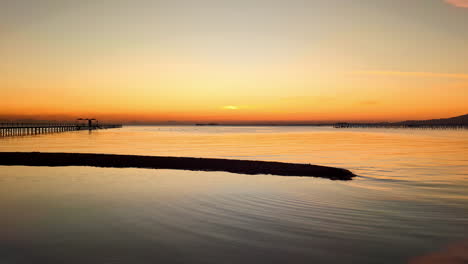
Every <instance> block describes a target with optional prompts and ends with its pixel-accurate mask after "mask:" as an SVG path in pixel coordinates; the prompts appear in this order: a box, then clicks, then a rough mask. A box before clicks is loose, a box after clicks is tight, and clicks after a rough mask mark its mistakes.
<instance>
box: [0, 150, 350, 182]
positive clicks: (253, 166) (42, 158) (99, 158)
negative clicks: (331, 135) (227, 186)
mask: <svg viewBox="0 0 468 264" xmlns="http://www.w3.org/2000/svg"><path fill="white" fill-rule="evenodd" d="M0 165H26V166H49V167H55V166H93V167H108V168H146V169H175V170H192V171H226V172H232V173H240V174H272V175H281V176H308V177H321V178H328V179H332V180H351V179H352V177H354V176H355V175H354V174H353V173H352V172H350V171H348V170H345V169H340V168H333V167H325V166H317V165H310V164H295V163H283V162H269V161H253V160H231V159H208V158H184V157H158V156H137V155H113V154H80V153H40V152H0Z"/></svg>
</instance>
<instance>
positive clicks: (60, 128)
mask: <svg viewBox="0 0 468 264" xmlns="http://www.w3.org/2000/svg"><path fill="white" fill-rule="evenodd" d="M80 120H86V121H87V122H86V123H80V122H76V123H71V122H70V123H0V137H12V136H27V135H39V134H50V133H60V132H67V131H78V130H96V129H108V128H120V127H122V125H121V124H99V123H98V121H97V120H96V119H94V118H93V119H88V118H86V119H83V118H80V119H77V121H80ZM92 121H95V122H92Z"/></svg>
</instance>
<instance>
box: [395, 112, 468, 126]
mask: <svg viewBox="0 0 468 264" xmlns="http://www.w3.org/2000/svg"><path fill="white" fill-rule="evenodd" d="M392 124H396V125H437V126H445V125H448V126H453V125H464V126H466V125H468V114H466V115H461V116H456V117H451V118H441V119H431V120H408V121H403V122H397V123H392Z"/></svg>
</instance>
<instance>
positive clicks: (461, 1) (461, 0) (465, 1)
mask: <svg viewBox="0 0 468 264" xmlns="http://www.w3.org/2000/svg"><path fill="white" fill-rule="evenodd" d="M445 2H446V3H449V4H451V5H454V6H456V7H464V8H468V0H445Z"/></svg>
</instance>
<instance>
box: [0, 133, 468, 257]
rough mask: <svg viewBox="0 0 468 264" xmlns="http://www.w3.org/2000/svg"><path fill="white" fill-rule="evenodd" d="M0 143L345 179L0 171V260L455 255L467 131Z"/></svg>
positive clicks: (465, 189)
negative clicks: (308, 167)
mask: <svg viewBox="0 0 468 264" xmlns="http://www.w3.org/2000/svg"><path fill="white" fill-rule="evenodd" d="M0 151H50V152H89V153H118V154H140V155H142V154H146V155H170V156H195V157H223V158H236V159H258V160H272V161H287V162H301V163H312V164H321V165H331V166H338V167H343V168H347V169H350V170H352V171H353V172H354V173H356V174H357V175H359V177H358V178H356V179H355V180H353V181H350V182H336V181H330V180H326V179H319V178H303V177H280V176H270V175H255V176H252V175H238V174H230V173H224V172H190V171H175V170H146V169H105V168H91V167H59V168H47V167H21V166H18V167H7V166H3V167H2V166H0V212H1V213H0V214H1V217H0V263H2V264H3V263H408V262H409V261H411V259H413V258H414V257H417V256H426V257H425V258H424V257H423V258H422V259H419V261H418V260H416V261H415V262H414V263H430V262H429V261H430V260H434V259H436V258H441V257H442V258H443V257H447V255H450V254H452V255H454V254H455V255H458V256H462V257H463V256H464V257H465V258H467V256H466V252H468V250H465V249H467V248H468V246H467V245H468V244H466V241H467V240H468V155H467V154H468V131H456V130H399V129H389V130H385V129H362V130H357V129H356V130H351V129H350V130H337V129H333V128H314V127H187V126H186V127H182V126H181V127H156V126H153V127H150V126H148V127H124V128H121V129H111V130H100V131H93V132H92V133H88V132H84V131H80V132H67V133H61V134H50V135H39V136H26V137H16V138H0ZM447 247H449V249H444V248H447ZM453 252H457V253H453ZM463 254H465V255H463ZM413 260H414V259H413ZM434 263H442V262H441V261H437V262H434Z"/></svg>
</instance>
